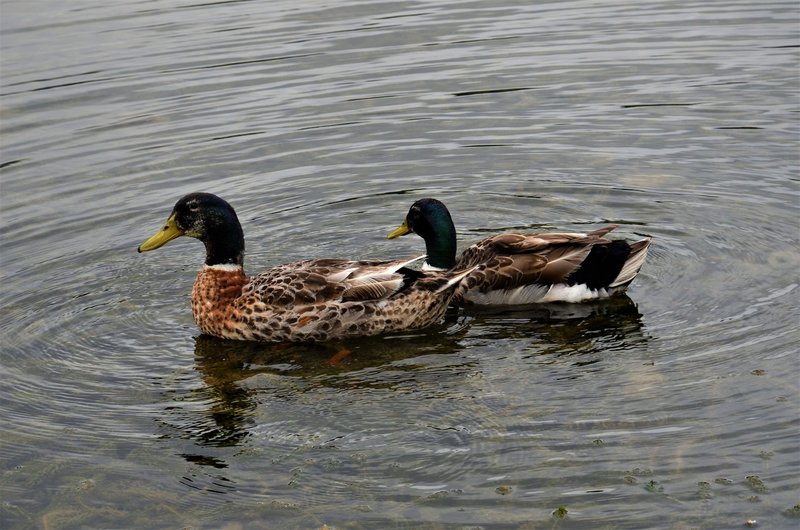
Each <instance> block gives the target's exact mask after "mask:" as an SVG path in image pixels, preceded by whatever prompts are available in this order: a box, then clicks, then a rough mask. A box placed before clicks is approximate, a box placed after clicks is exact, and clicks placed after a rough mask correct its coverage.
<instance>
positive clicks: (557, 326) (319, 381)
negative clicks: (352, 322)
mask: <svg viewBox="0 0 800 530" xmlns="http://www.w3.org/2000/svg"><path fill="white" fill-rule="evenodd" d="M475 339H477V340H481V341H483V340H488V341H497V340H502V339H514V340H519V341H521V345H522V346H521V347H524V346H526V345H536V346H537V347H538V349H536V350H535V353H534V354H531V355H528V357H534V356H535V357H536V358H537V359H541V358H543V356H545V355H551V356H552V360H550V361H548V362H559V361H558V359H559V358H561V357H564V356H579V360H576V361H575V363H574V366H578V367H580V366H586V365H590V364H594V363H597V362H600V361H601V360H602V357H596V356H593V355H590V354H593V353H603V354H604V355H605V354H606V353H607V352H609V351H612V350H629V349H631V348H634V347H637V346H638V345H640V344H641V343H642V342H644V341H646V340H647V336H646V334H645V333H644V332H643V330H642V322H641V314H640V313H639V311H638V309H637V308H636V305H635V304H634V303H633V301H632V300H631V299H630V298H628V297H627V296H617V297H614V298H612V299H610V300H604V301H598V302H594V303H586V304H550V305H539V306H534V307H529V308H524V309H522V308H520V309H517V310H513V309H508V308H503V309H486V308H482V309H479V310H466V311H465V310H462V309H453V310H451V311H450V312H449V313H448V315H447V317H446V320H445V323H444V326H443V327H440V328H439V329H438V330H436V329H434V330H429V331H427V332H424V333H422V332H420V333H419V334H416V335H412V336H408V335H404V336H391V337H367V338H364V339H357V340H350V341H346V342H338V343H325V344H261V343H255V342H244V341H229V340H224V339H219V338H216V337H211V336H208V335H201V336H198V337H196V339H195V367H196V370H197V372H198V373H199V374H200V376H201V378H202V381H203V383H204V385H205V386H204V388H201V389H197V390H195V391H193V393H192V397H191V398H189V399H186V400H185V401H192V402H194V403H195V404H196V405H198V406H199V407H200V408H199V409H198V408H197V407H192V406H187V407H175V408H172V409H171V410H169V411H168V414H167V417H166V418H164V419H163V421H164V422H165V424H168V425H169V428H170V429H171V430H177V432H178V433H179V434H178V436H179V437H181V438H187V439H191V440H193V441H194V442H195V443H196V444H197V445H198V446H202V447H240V446H242V445H243V444H245V442H246V440H247V438H248V437H249V436H250V435H251V431H252V430H253V429H254V428H257V427H259V426H258V425H257V422H256V421H255V420H254V417H255V416H256V410H257V407H258V406H259V404H262V405H264V406H265V407H270V406H274V405H275V404H276V403H278V402H284V401H288V402H292V401H297V400H298V399H299V398H300V397H301V396H302V394H305V393H308V392H311V391H317V390H319V389H320V388H322V387H325V388H328V389H332V390H334V391H338V392H343V393H345V394H346V398H347V399H352V400H356V401H357V400H359V399H364V398H362V397H361V396H360V395H358V391H360V390H364V389H378V388H380V389H384V390H388V391H389V392H392V391H394V389H396V388H397V385H398V381H399V378H400V377H408V378H411V381H410V384H412V385H413V384H414V381H416V382H417V383H418V385H417V386H418V387H419V386H422V385H421V381H418V379H419V377H422V376H424V373H425V369H424V368H425V363H423V362H420V363H415V362H408V360H409V359H413V358H416V357H422V356H427V355H432V354H439V355H448V356H449V355H457V354H458V352H460V351H461V350H462V349H463V348H464V346H463V343H464V342H466V341H470V340H475ZM523 358H526V357H523ZM479 362H480V360H476V359H469V360H465V359H458V360H457V362H455V363H452V364H453V365H457V368H452V370H453V373H451V374H450V375H452V376H453V377H461V376H463V375H464V374H465V373H467V372H470V371H472V372H475V371H480V366H479ZM421 367H422V368H421ZM398 374H405V376H400V375H398ZM408 383H409V382H408V381H406V384H404V385H403V391H404V392H407V391H408V388H409V386H408ZM442 388H444V387H442ZM341 397H342V399H345V396H341ZM451 397H454V398H457V397H459V396H451ZM356 406H358V404H356ZM365 406H366V404H365ZM183 456H184V458H185V459H186V460H187V461H189V462H192V463H195V464H200V465H208V466H212V467H215V468H223V467H226V463H225V462H224V459H221V458H220V457H219V456H218V455H217V456H208V455H199V454H196V453H189V452H187V453H185V454H183Z"/></svg>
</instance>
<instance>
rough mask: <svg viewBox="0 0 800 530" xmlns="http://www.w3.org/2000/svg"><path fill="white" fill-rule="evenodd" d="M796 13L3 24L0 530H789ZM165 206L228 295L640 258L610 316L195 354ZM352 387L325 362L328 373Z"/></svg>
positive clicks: (340, 4)
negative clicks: (211, 243) (393, 264)
mask: <svg viewBox="0 0 800 530" xmlns="http://www.w3.org/2000/svg"><path fill="white" fill-rule="evenodd" d="M798 20H800V8H799V6H798V3H797V2H796V1H794V0H793V1H785V2H781V1H771V0H767V1H764V2H752V1H736V0H712V1H707V2H706V1H702V2H700V1H680V0H674V1H669V0H666V1H648V0H645V1H639V2H622V1H619V0H600V1H590V0H574V1H564V2H531V1H518V2H515V1H511V0H498V1H483V2H478V1H469V0H468V1H452V0H451V1H448V0H431V1H425V0H420V1H408V2H396V1H347V2H345V1H334V0H295V1H291V2H288V1H284V0H273V1H269V2H266V1H264V2H259V1H236V0H233V1H210V2H204V1H197V0H158V1H156V0H127V1H113V2H107V1H106V2H100V1H98V0H72V1H68V2H64V1H58V2H57V1H54V0H40V1H36V2H31V1H28V0H3V2H2V5H0V84H1V85H2V86H0V94H1V98H0V127H1V128H2V137H1V138H0V140H1V143H0V145H1V148H0V206H2V208H1V213H0V220H1V221H2V240H1V243H2V246H0V265H1V266H2V272H1V273H0V274H1V275H2V276H0V281H1V282H2V290H1V291H0V308H1V309H0V337H1V339H2V344H1V345H0V348H2V351H1V353H2V355H1V356H0V363H1V372H0V375H1V376H2V377H0V420H1V421H2V432H0V527H2V528H4V529H6V528H7V529H28V528H44V529H63V528H165V529H167V528H186V529H219V528H224V529H230V530H232V529H240V528H241V529H260V528H268V529H274V528H281V529H319V528H326V527H327V528H329V529H392V528H396V529H400V528H403V529H405V528H408V529H411V528H415V529H416V528H422V529H475V528H485V529H506V528H508V529H513V528H521V529H538V528H586V529H596V528H608V529H618V528H620V529H621V528H674V529H690V528H697V529H719V528H746V527H747V525H748V524H750V525H755V526H757V527H759V528H770V529H774V528H796V527H797V526H798V525H799V524H800V519H798V517H799V516H800V421H799V420H800V384H799V383H798V377H800V360H799V357H798V343H800V332H798V320H799V318H800V312H799V311H798V309H799V308H798V305H799V304H798V302H800V288H798V285H800V275H799V273H798V271H799V270H800V250H799V247H798V234H799V233H800V224H799V222H798V219H799V217H798V213H799V212H798V173H799V171H798V167H800V164H799V163H798V162H800V160H799V159H798V157H799V156H800V155H799V154H798V153H800V149H798V148H799V147H800V114H798V111H799V110H800V77H799V76H800V57H799V56H800V24H798ZM191 191H209V192H213V193H217V194H219V195H221V196H222V197H224V198H225V199H227V200H228V201H229V202H231V203H232V204H233V205H234V207H235V208H236V209H237V211H238V213H239V217H240V219H241V220H242V223H243V226H244V230H245V235H246V238H247V251H248V253H247V258H246V267H247V269H248V271H249V272H250V273H257V272H259V271H260V270H263V269H265V268H267V267H269V266H270V265H274V264H278V263H283V262H287V261H292V260H296V259H304V258H322V257H326V258H327V257H340V258H399V257H408V256H412V255H415V254H419V253H420V252H421V251H422V249H423V244H422V241H421V240H420V239H419V238H416V237H413V236H409V237H405V238H402V239H399V240H393V241H388V240H386V239H385V236H386V234H387V233H388V232H389V231H391V230H392V229H393V228H394V227H396V226H397V225H398V224H399V223H400V222H401V221H402V220H403V216H404V215H405V213H406V211H407V209H408V207H409V206H410V205H411V203H412V202H413V201H414V200H416V199H418V198H422V197H437V198H439V199H441V200H443V201H444V202H445V203H446V204H448V205H449V207H450V209H451V211H452V213H453V217H454V219H455V222H456V225H457V229H458V237H459V245H460V246H461V247H462V248H463V247H464V246H466V245H468V244H469V243H471V242H474V241H476V240H478V239H480V238H482V237H485V236H487V235H489V234H493V233H497V232H501V231H508V230H521V231H546V230H570V231H575V230H590V229H593V228H597V227H599V226H602V225H604V224H607V223H617V224H619V225H620V228H619V229H618V230H617V232H616V233H617V234H618V235H619V237H623V238H625V239H630V240H632V239H638V238H641V237H643V236H652V237H653V241H654V242H653V246H652V249H651V252H650V256H649V258H648V261H647V263H646V264H645V266H644V268H643V269H642V272H641V274H640V275H639V277H638V278H637V279H636V281H635V282H634V283H633V285H632V286H631V288H630V290H629V292H628V296H624V297H619V298H616V299H613V300H609V301H605V302H598V303H589V304H582V305H548V306H541V307H533V308H519V309H503V310H493V311H487V310H484V311H473V310H468V311H465V310H456V309H453V310H451V311H450V312H449V313H448V315H447V317H446V318H445V319H444V321H443V322H442V323H440V324H439V325H437V326H434V327H432V328H431V329H428V330H425V331H421V332H414V333H406V334H400V335H394V336H389V337H377V338H370V339H362V340H348V341H341V342H337V343H332V344H319V345H292V346H276V345H265V344H253V343H237V342H227V341H221V340H217V339H214V338H210V337H207V336H200V334H199V333H198V331H197V329H196V327H195V325H194V323H193V322H192V317H191V312H190V308H189V294H190V291H191V286H192V282H193V278H194V275H195V273H196V271H197V269H198V268H199V267H200V265H201V263H202V256H203V251H202V246H201V245H200V244H199V243H198V242H197V241H194V240H190V239H188V238H184V239H180V240H176V241H174V242H172V243H170V244H169V245H168V246H166V247H164V248H162V249H159V250H158V251H156V252H152V253H148V254H142V255H139V254H137V253H136V247H137V245H139V244H140V243H141V242H142V241H144V240H145V239H146V238H147V237H149V236H150V235H151V234H152V233H153V232H154V231H155V230H157V229H158V228H159V227H160V226H161V223H163V221H164V220H165V219H166V217H167V215H168V214H169V212H170V209H171V208H172V206H173V204H174V202H175V201H176V200H177V199H178V198H179V197H180V196H181V195H183V194H185V193H188V192H191ZM346 351H349V352H350V353H349V354H345V353H343V352H346Z"/></svg>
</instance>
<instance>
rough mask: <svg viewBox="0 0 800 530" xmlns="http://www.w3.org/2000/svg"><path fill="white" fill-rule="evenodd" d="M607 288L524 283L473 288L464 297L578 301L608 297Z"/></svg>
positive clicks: (494, 301)
mask: <svg viewBox="0 0 800 530" xmlns="http://www.w3.org/2000/svg"><path fill="white" fill-rule="evenodd" d="M610 295H611V292H610V291H608V290H606V289H590V288H589V287H587V286H586V284H580V285H567V284H564V283H560V284H556V285H538V284H531V285H523V286H521V287H517V288H515V289H506V290H494V291H489V292H486V293H482V292H480V291H478V290H477V289H476V290H472V291H467V292H466V293H464V299H465V300H467V301H469V302H472V303H473V304H475V305H488V306H491V305H497V306H503V305H529V304H546V303H550V302H568V303H578V302H585V301H587V300H595V299H598V298H608V297H609V296H610Z"/></svg>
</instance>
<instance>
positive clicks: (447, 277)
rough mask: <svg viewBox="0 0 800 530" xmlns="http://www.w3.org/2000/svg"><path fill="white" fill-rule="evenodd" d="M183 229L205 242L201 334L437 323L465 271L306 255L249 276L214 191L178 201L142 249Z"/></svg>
mask: <svg viewBox="0 0 800 530" xmlns="http://www.w3.org/2000/svg"><path fill="white" fill-rule="evenodd" d="M181 235H188V236H191V237H195V238H197V239H199V240H200V241H202V242H203V243H204V244H205V246H206V263H205V265H204V266H203V268H202V269H201V270H200V272H199V274H198V275H197V279H196V280H195V283H194V288H193V289H192V315H193V316H194V319H195V322H196V323H197V325H198V327H199V328H200V330H201V331H202V332H203V333H207V334H209V335H214V336H216V337H222V338H227V339H236V340H255V341H269V342H284V341H324V340H330V339H339V338H344V337H355V336H367V335H376V334H380V333H386V332H392V331H401V330H407V329H419V328H422V327H425V326H428V325H430V324H432V323H434V322H436V321H438V320H439V319H440V318H441V317H442V315H443V314H444V312H445V310H446V309H447V306H448V303H449V302H450V300H451V299H452V297H453V296H454V294H455V291H456V288H457V287H458V284H459V282H460V281H461V279H463V277H464V276H465V275H466V274H467V273H468V272H469V271H468V270H467V271H462V272H420V271H415V270H411V269H409V268H407V267H406V265H408V264H409V263H411V262H413V261H416V259H419V258H415V259H412V260H406V261H378V260H373V261H347V260H330V259H324V260H306V261H299V262H295V263H288V264H285V265H279V266H277V267H274V268H272V269H270V270H268V271H266V272H264V273H261V274H258V275H255V276H252V277H247V276H246V275H245V273H244V267H243V262H244V236H243V235H242V231H241V225H240V224H239V221H238V219H237V217H236V214H235V212H234V211H233V208H231V206H230V205H229V204H228V203H226V202H225V201H223V200H222V199H220V198H219V197H216V196H214V195H210V194H204V193H194V194H190V195H187V196H185V197H183V198H182V199H180V200H179V201H178V202H177V204H176V205H175V208H174V209H173V212H172V214H171V215H170V217H169V219H168V220H167V223H166V224H165V225H164V227H163V228H162V229H161V230H160V231H159V232H157V233H156V234H155V235H154V236H153V237H151V238H150V239H148V240H147V241H145V242H144V243H143V244H142V245H141V246H140V247H139V251H140V252H146V251H149V250H153V249H156V248H158V247H160V246H162V245H164V244H166V243H167V242H169V241H171V240H172V239H174V238H176V237H179V236H181Z"/></svg>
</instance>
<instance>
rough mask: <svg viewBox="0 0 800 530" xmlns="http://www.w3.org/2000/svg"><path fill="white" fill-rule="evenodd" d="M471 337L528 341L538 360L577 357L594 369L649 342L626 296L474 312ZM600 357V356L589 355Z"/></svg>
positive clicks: (639, 314)
mask: <svg viewBox="0 0 800 530" xmlns="http://www.w3.org/2000/svg"><path fill="white" fill-rule="evenodd" d="M472 315H473V316H474V320H473V322H471V328H472V330H473V333H475V334H479V335H481V336H488V337H490V338H491V339H495V340H496V339H509V338H511V339H524V340H525V341H526V342H527V343H529V344H535V345H536V346H537V348H535V351H536V353H535V355H542V354H554V355H555V356H557V357H563V356H576V357H578V360H576V361H575V364H576V365H584V364H593V363H595V362H598V361H600V360H602V358H604V357H606V356H608V355H609V354H613V353H616V352H622V351H628V350H631V349H634V348H638V347H640V346H641V345H642V344H643V343H645V342H646V341H647V340H649V336H648V335H647V333H646V331H645V329H644V325H643V323H642V314H641V313H640V312H639V309H638V308H637V306H636V304H635V303H634V302H633V300H631V299H630V298H629V297H628V296H627V295H624V294H623V295H616V296H614V297H612V298H609V299H605V300H599V301H595V302H585V303H582V304H559V303H556V304H540V305H536V306H529V307H526V308H516V309H509V308H507V307H506V308H499V309H486V308H481V309H474V310H472ZM588 354H602V355H599V356H598V355H594V356H593V355H588Z"/></svg>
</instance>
